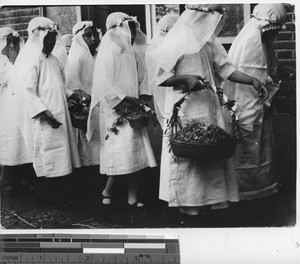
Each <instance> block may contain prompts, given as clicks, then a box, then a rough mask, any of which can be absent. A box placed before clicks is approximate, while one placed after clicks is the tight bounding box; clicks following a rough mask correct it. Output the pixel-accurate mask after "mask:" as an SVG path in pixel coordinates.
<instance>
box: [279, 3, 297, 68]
mask: <svg viewBox="0 0 300 264" xmlns="http://www.w3.org/2000/svg"><path fill="white" fill-rule="evenodd" d="M284 6H285V10H286V22H285V25H286V30H283V31H280V32H279V34H278V37H277V40H276V41H275V44H274V48H275V51H276V54H277V58H278V59H279V61H280V62H281V63H283V64H287V65H290V66H292V67H293V68H294V69H295V68H296V50H295V49H296V38H295V37H296V36H295V23H294V22H293V21H295V6H294V5H290V4H284Z"/></svg>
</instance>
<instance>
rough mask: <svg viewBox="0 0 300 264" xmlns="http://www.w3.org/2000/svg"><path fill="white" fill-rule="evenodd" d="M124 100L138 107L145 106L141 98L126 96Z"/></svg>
mask: <svg viewBox="0 0 300 264" xmlns="http://www.w3.org/2000/svg"><path fill="white" fill-rule="evenodd" d="M124 102H127V103H129V104H131V105H132V106H133V107H136V108H143V104H142V102H141V101H140V100H139V99H137V98H135V97H132V96H126V97H125V98H124Z"/></svg>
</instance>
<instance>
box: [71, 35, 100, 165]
mask: <svg viewBox="0 0 300 264" xmlns="http://www.w3.org/2000/svg"><path fill="white" fill-rule="evenodd" d="M78 37H81V38H82V36H81V35H80V36H78ZM81 42H82V43H81V45H79V44H78V43H75V40H73V44H72V45H76V47H74V46H72V47H71V49H70V53H69V56H68V62H67V68H66V87H67V89H70V90H75V89H81V90H83V91H85V92H86V93H88V94H90V95H91V93H92V86H93V72H94V65H95V59H96V56H94V57H92V55H91V53H90V51H89V49H88V46H87V45H86V44H85V43H84V40H83V39H82V41H81ZM83 45H85V46H84V47H85V48H84V47H83ZM74 133H75V138H76V143H77V146H78V150H79V154H80V159H81V162H82V165H83V166H91V165H99V164H100V133H99V129H98V130H95V131H94V133H93V136H92V138H91V140H90V141H87V139H86V132H85V131H84V130H82V129H77V128H74Z"/></svg>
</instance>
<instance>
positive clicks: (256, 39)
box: [222, 18, 279, 200]
mask: <svg viewBox="0 0 300 264" xmlns="http://www.w3.org/2000/svg"><path fill="white" fill-rule="evenodd" d="M259 23H261V21H260V20H256V19H255V18H252V19H251V20H250V21H249V22H248V23H247V25H245V27H244V28H243V30H242V31H241V32H240V33H239V35H238V36H237V37H236V39H235V40H234V42H233V44H232V46H231V48H230V50H229V53H228V56H229V57H230V58H231V60H232V62H233V65H234V66H235V67H236V68H237V69H238V70H239V71H241V72H244V73H246V74H248V75H250V76H253V77H255V78H256V79H258V80H259V81H260V82H262V83H264V84H266V80H267V67H268V65H270V61H269V58H268V50H267V47H266V46H265V44H263V43H262V40H261V34H262V33H261V29H260V28H259V26H258V24H259ZM222 88H223V89H224V93H225V94H226V95H227V96H228V97H230V98H231V99H234V100H236V102H237V103H238V108H237V114H238V117H239V122H240V126H241V132H242V135H243V138H244V140H245V142H244V143H243V144H238V146H237V149H236V152H235V167H236V174H237V177H238V182H239V187H240V197H241V199H243V200H251V199H257V198H261V197H264V196H268V195H272V194H274V193H277V192H278V183H279V175H278V172H277V166H276V155H275V139H274V137H275V135H274V129H273V124H272V123H273V121H272V116H271V115H270V114H269V115H266V111H265V110H266V108H265V107H266V106H265V105H264V104H266V105H269V106H270V103H271V99H272V96H273V95H274V94H275V93H276V91H277V88H276V87H275V86H272V85H270V86H267V88H269V89H270V90H269V98H268V99H267V100H266V101H265V102H263V101H262V100H261V99H260V98H258V97H257V91H256V90H255V89H254V88H253V87H252V86H250V85H246V84H238V83H233V82H230V81H226V82H224V83H223V85H222ZM271 88H272V89H271Z"/></svg>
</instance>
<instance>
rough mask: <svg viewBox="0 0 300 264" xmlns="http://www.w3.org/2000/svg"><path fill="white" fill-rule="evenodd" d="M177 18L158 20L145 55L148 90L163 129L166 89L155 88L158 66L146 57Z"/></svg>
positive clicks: (167, 16)
mask: <svg viewBox="0 0 300 264" xmlns="http://www.w3.org/2000/svg"><path fill="white" fill-rule="evenodd" d="M178 18H179V16H178V15H176V14H168V15H165V16H164V17H162V18H161V19H160V20H159V22H158V24H157V28H156V32H155V33H154V36H153V38H152V39H151V41H150V43H149V46H148V49H147V55H146V64H147V71H148V80H149V88H150V91H151V92H152V94H153V97H154V107H155V111H156V115H157V118H158V121H159V123H160V125H161V127H163V120H164V108H165V104H164V103H165V98H166V91H167V89H168V88H166V87H158V86H157V78H156V74H157V70H158V65H157V63H156V62H155V60H154V59H153V58H152V57H150V56H148V53H149V52H151V51H152V50H153V49H155V48H156V47H157V46H158V45H159V44H161V42H162V41H163V40H164V38H165V36H166V35H167V33H168V32H169V30H170V29H171V28H172V27H173V26H174V24H175V23H176V21H177V19H178Z"/></svg>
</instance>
